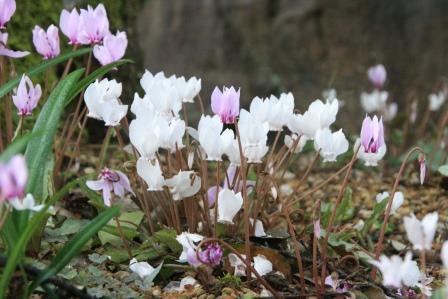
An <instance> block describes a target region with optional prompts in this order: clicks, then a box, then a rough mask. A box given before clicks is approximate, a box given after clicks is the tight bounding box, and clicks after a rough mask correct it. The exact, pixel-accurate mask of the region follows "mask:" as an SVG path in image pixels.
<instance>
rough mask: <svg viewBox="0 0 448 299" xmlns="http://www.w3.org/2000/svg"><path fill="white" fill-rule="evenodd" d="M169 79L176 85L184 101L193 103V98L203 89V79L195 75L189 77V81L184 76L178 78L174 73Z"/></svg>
mask: <svg viewBox="0 0 448 299" xmlns="http://www.w3.org/2000/svg"><path fill="white" fill-rule="evenodd" d="M169 79H170V80H171V81H172V82H173V84H174V85H175V86H176V88H177V92H178V93H179V96H180V98H181V100H182V102H183V103H193V99H194V98H195V97H196V96H197V95H198V94H199V92H200V91H201V79H198V78H196V77H194V76H193V77H191V78H190V79H188V81H186V80H185V78H184V77H183V76H182V77H179V78H178V77H176V75H172V76H171V77H170V78H169Z"/></svg>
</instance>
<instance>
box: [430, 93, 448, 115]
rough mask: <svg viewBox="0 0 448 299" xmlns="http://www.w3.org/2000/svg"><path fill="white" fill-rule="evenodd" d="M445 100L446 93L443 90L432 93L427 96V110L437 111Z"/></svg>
mask: <svg viewBox="0 0 448 299" xmlns="http://www.w3.org/2000/svg"><path fill="white" fill-rule="evenodd" d="M445 100H446V93H445V92H444V91H440V92H438V93H432V94H430V95H429V96H428V101H429V110H431V111H437V110H439V109H440V107H442V105H443V103H445Z"/></svg>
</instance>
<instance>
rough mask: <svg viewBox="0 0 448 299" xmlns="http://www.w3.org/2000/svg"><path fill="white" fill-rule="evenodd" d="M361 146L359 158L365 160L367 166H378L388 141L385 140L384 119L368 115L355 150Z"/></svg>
mask: <svg viewBox="0 0 448 299" xmlns="http://www.w3.org/2000/svg"><path fill="white" fill-rule="evenodd" d="M358 146H360V148H359V151H358V158H360V159H361V160H363V161H364V163H365V165H366V166H376V165H378V161H379V160H381V159H382V158H383V157H384V155H385V154H386V143H385V142H384V127H383V120H382V119H380V120H378V117H377V116H376V115H375V116H374V117H373V118H370V117H368V116H366V118H365V119H364V121H363V123H362V128H361V140H360V141H359V140H358V141H357V142H356V144H355V150H356V149H357V147H358Z"/></svg>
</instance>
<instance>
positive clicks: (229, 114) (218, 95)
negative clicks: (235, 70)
mask: <svg viewBox="0 0 448 299" xmlns="http://www.w3.org/2000/svg"><path fill="white" fill-rule="evenodd" d="M239 110H240V89H238V91H236V90H235V88H234V87H233V86H232V87H230V88H227V87H223V89H222V92H221V90H219V88H218V87H215V89H214V90H213V93H212V111H213V113H215V114H217V115H219V117H220V118H221V121H222V122H223V123H225V124H233V123H234V122H235V118H236V117H237V116H238V114H239Z"/></svg>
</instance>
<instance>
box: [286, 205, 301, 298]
mask: <svg viewBox="0 0 448 299" xmlns="http://www.w3.org/2000/svg"><path fill="white" fill-rule="evenodd" d="M284 215H285V218H286V221H287V222H288V229H289V234H290V235H291V238H292V244H293V246H294V252H295V255H296V260H297V266H298V268H299V274H300V277H299V278H300V288H301V289H302V292H303V293H305V273H304V272H303V263H302V255H301V254H300V248H299V242H298V241H297V237H296V232H295V229H294V226H293V225H292V222H291V218H290V217H289V212H287V211H285V213H284Z"/></svg>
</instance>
